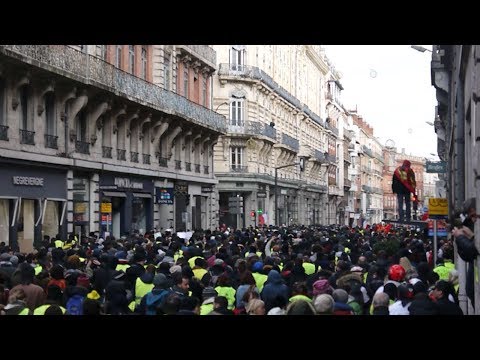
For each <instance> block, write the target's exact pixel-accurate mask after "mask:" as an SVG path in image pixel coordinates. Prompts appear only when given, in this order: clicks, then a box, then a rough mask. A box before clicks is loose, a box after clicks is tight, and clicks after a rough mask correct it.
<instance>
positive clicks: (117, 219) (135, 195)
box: [99, 174, 154, 238]
mask: <svg viewBox="0 0 480 360" xmlns="http://www.w3.org/2000/svg"><path fill="white" fill-rule="evenodd" d="M99 187H100V219H99V220H100V232H101V233H102V234H104V233H110V234H112V235H113V236H115V237H116V238H119V237H120V236H122V235H126V234H129V233H133V232H135V231H138V232H139V233H142V234H143V233H144V232H146V231H150V230H152V229H153V188H154V186H153V181H152V180H151V179H147V178H137V177H128V176H116V175H113V174H103V175H100V182H99Z"/></svg>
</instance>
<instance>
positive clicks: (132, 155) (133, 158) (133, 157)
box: [130, 151, 138, 163]
mask: <svg viewBox="0 0 480 360" xmlns="http://www.w3.org/2000/svg"><path fill="white" fill-rule="evenodd" d="M130 161H131V162H134V163H138V152H133V151H130Z"/></svg>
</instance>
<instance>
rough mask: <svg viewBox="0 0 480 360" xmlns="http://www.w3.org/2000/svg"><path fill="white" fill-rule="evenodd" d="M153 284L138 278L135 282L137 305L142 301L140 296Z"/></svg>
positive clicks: (146, 292) (147, 291)
mask: <svg viewBox="0 0 480 360" xmlns="http://www.w3.org/2000/svg"><path fill="white" fill-rule="evenodd" d="M153 286H154V285H153V284H147V283H144V282H143V281H142V280H140V278H137V281H136V282H135V304H136V305H137V306H138V305H140V303H141V302H142V298H143V297H144V296H145V295H147V294H148V293H149V292H150V291H152V289H153Z"/></svg>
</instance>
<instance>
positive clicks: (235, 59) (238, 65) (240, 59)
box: [230, 45, 245, 71]
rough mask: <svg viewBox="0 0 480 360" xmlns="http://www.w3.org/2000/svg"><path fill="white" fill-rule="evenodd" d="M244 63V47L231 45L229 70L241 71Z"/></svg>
mask: <svg viewBox="0 0 480 360" xmlns="http://www.w3.org/2000/svg"><path fill="white" fill-rule="evenodd" d="M244 65H245V47H244V46H243V45H233V46H232V48H231V49H230V70H233V71H243V70H244Z"/></svg>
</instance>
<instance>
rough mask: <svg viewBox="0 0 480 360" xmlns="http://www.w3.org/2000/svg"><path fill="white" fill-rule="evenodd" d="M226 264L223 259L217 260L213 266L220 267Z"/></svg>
mask: <svg viewBox="0 0 480 360" xmlns="http://www.w3.org/2000/svg"><path fill="white" fill-rule="evenodd" d="M223 263H224V261H223V260H222V259H215V261H214V262H213V265H220V266H222V265H223Z"/></svg>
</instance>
